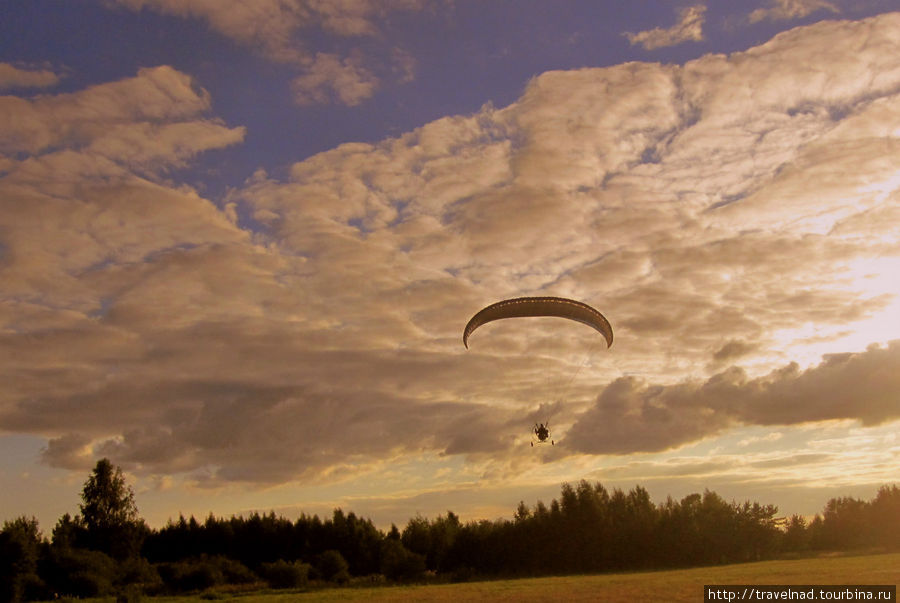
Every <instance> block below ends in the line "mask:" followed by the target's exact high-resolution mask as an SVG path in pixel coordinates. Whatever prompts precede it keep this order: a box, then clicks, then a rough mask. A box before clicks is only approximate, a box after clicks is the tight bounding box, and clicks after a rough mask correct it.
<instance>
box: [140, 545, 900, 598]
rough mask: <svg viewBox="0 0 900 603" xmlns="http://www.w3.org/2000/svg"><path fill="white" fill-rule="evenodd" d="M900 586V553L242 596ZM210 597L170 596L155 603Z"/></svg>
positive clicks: (571, 594)
mask: <svg viewBox="0 0 900 603" xmlns="http://www.w3.org/2000/svg"><path fill="white" fill-rule="evenodd" d="M898 583H900V553H895V554H884V555H861V556H835V557H820V558H815V559H798V560H786V561H763V562H760V563H742V564H737V565H722V566H716V567H702V568H694V569H687V570H673V571H661V572H634V573H627V574H597V575H586V576H564V577H552V578H526V579H519V580H493V581H486V582H468V583H463V584H440V585H428V586H390V587H375V588H334V589H326V590H317V591H313V592H306V593H303V592H291V591H270V592H269V593H251V594H246V595H239V596H236V597H234V599H229V600H234V601H237V602H239V603H257V602H259V603H287V602H288V601H301V602H307V601H542V602H546V601H548V600H554V601H555V600H564V601H608V602H612V603H615V602H623V603H624V602H628V603H633V602H635V601H663V602H673V603H677V602H682V601H683V602H688V601H690V602H692V603H696V602H698V601H703V585H704V584H892V585H896V584H898ZM203 600H208V598H201V597H200V596H195V597H162V598H159V599H151V600H150V601H152V602H153V603H169V602H171V603H184V602H188V601H203Z"/></svg>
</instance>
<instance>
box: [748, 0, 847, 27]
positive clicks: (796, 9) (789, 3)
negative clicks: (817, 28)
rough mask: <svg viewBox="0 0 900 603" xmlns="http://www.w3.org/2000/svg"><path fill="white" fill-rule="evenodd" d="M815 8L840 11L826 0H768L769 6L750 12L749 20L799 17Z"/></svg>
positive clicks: (815, 9)
mask: <svg viewBox="0 0 900 603" xmlns="http://www.w3.org/2000/svg"><path fill="white" fill-rule="evenodd" d="M817 10H828V11H831V12H832V13H839V12H841V11H840V9H839V8H838V7H837V6H836V5H835V4H834V3H833V2H828V1H827V0H770V2H769V8H758V9H756V10H754V11H753V12H752V13H750V22H751V23H756V22H758V21H763V20H765V19H769V20H772V21H775V20H780V19H799V18H801V17H805V16H806V15H809V14H811V13H814V12H816V11H817Z"/></svg>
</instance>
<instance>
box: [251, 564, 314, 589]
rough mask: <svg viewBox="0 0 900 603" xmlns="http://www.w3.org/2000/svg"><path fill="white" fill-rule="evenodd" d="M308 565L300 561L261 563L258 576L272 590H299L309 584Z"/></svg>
mask: <svg viewBox="0 0 900 603" xmlns="http://www.w3.org/2000/svg"><path fill="white" fill-rule="evenodd" d="M309 569H310V566H309V564H308V563H303V562H302V561H294V562H293V563H288V562H287V561H281V560H279V561H274V562H272V563H263V564H262V567H261V568H260V572H259V573H260V574H261V575H262V577H263V578H265V580H266V582H268V584H269V586H271V587H272V588H300V587H304V586H306V585H307V584H308V583H309Z"/></svg>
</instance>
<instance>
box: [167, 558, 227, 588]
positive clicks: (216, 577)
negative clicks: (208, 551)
mask: <svg viewBox="0 0 900 603" xmlns="http://www.w3.org/2000/svg"><path fill="white" fill-rule="evenodd" d="M157 570H158V571H159V575H160V577H161V578H162V580H163V582H164V583H165V585H166V587H167V588H168V589H170V590H173V591H176V592H187V591H192V590H205V589H207V588H211V587H213V586H217V585H219V584H224V583H225V575H224V574H223V573H222V570H221V569H219V567H218V566H217V565H216V564H215V563H211V562H210V561H209V560H207V559H191V560H187V561H176V562H174V563H161V564H159V565H158V566H157Z"/></svg>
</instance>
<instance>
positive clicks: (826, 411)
mask: <svg viewBox="0 0 900 603" xmlns="http://www.w3.org/2000/svg"><path fill="white" fill-rule="evenodd" d="M898 369H900V341H893V342H891V343H890V344H889V345H888V346H887V347H886V348H881V347H871V348H869V349H868V350H866V351H865V352H860V353H857V354H835V355H831V356H827V357H825V358H824V359H823V361H822V363H821V364H819V365H818V366H816V367H813V368H810V369H808V370H806V371H801V370H800V369H799V367H798V366H797V365H796V363H792V364H790V365H788V366H785V367H782V368H780V369H778V370H775V371H773V372H771V373H769V374H768V375H765V376H763V377H759V378H757V379H748V378H747V375H746V373H745V372H744V371H742V370H741V369H738V368H732V369H729V370H727V371H724V372H722V373H719V374H717V375H714V376H712V377H710V378H709V379H708V380H707V381H705V382H682V383H678V384H675V385H669V386H653V385H648V384H647V383H644V382H641V381H640V380H638V379H634V378H621V379H619V380H617V381H615V382H613V383H612V384H611V385H610V386H609V387H607V388H606V389H605V390H604V391H603V392H602V393H601V394H600V396H599V397H598V398H597V401H596V402H595V404H594V405H593V406H592V407H591V408H590V409H589V410H587V411H586V412H585V413H584V414H583V415H581V416H580V417H579V418H578V419H577V420H576V422H575V424H574V425H573V426H572V428H571V429H570V430H569V433H568V435H567V437H566V440H565V441H564V442H563V443H564V444H566V445H568V446H570V447H572V448H574V449H575V450H577V451H580V452H585V453H590V454H629V453H633V452H656V451H661V450H666V449H669V448H675V447H678V446H681V445H684V444H687V443H690V442H694V441H696V440H699V439H702V438H704V437H710V436H713V435H716V434H718V433H720V432H721V431H722V430H724V429H727V428H729V427H733V426H735V425H737V424H741V425H795V424H799V423H813V422H817V421H827V420H838V419H855V420H858V421H860V422H861V423H862V424H863V425H878V424H881V423H885V422H887V421H892V420H896V419H898V418H900V400H898V399H897V396H896V391H897V388H898V386H900V377H898V374H900V372H898ZM782 461H783V459H782ZM782 461H779V462H782Z"/></svg>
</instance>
